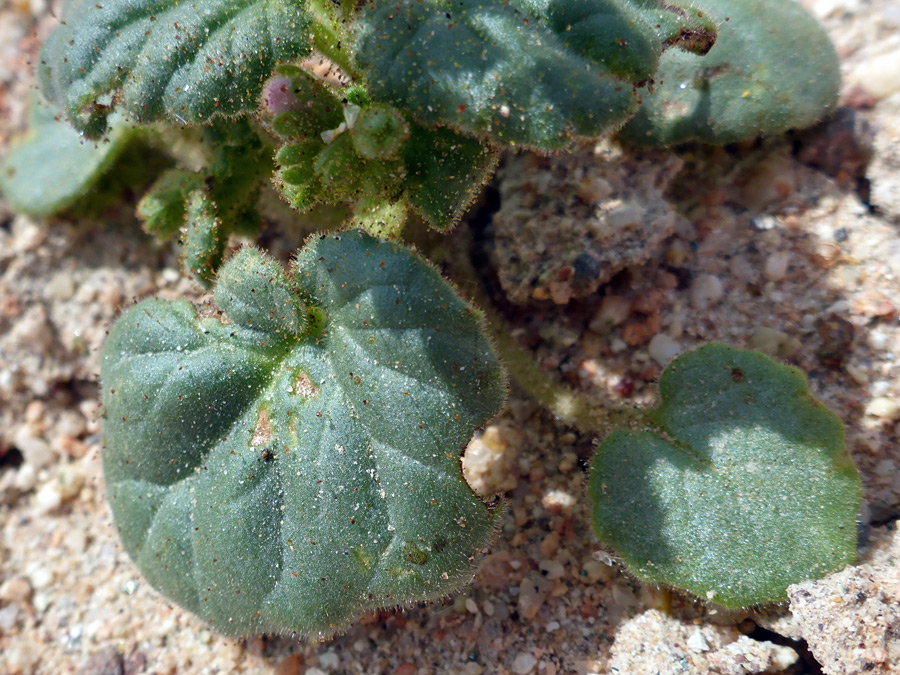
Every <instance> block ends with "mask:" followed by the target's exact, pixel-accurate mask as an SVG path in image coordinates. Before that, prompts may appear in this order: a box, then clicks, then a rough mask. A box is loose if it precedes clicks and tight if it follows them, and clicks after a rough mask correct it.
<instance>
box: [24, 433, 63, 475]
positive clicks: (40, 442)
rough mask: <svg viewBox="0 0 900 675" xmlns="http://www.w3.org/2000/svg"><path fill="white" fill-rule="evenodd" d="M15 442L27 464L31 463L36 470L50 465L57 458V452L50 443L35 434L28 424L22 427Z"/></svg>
mask: <svg viewBox="0 0 900 675" xmlns="http://www.w3.org/2000/svg"><path fill="white" fill-rule="evenodd" d="M14 442H15V444H16V447H17V448H18V449H19V451H20V452H21V453H22V457H23V458H24V459H25V462H26V464H30V465H31V466H32V467H33V468H34V469H35V471H40V470H41V469H44V468H46V467H48V466H49V465H50V464H52V463H53V462H54V461H55V460H56V453H55V452H53V449H52V448H51V447H50V444H49V443H48V442H47V441H45V440H44V439H43V438H37V437H36V436H33V435H32V434H31V431H30V430H29V429H28V427H26V426H23V427H20V429H19V431H18V432H17V433H16V435H15V441H14Z"/></svg>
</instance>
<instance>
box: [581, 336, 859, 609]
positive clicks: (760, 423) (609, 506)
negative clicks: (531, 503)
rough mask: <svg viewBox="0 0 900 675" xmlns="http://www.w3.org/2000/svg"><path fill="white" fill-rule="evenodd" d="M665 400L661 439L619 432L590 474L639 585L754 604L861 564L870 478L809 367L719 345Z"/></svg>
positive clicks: (606, 531)
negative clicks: (861, 516)
mask: <svg viewBox="0 0 900 675" xmlns="http://www.w3.org/2000/svg"><path fill="white" fill-rule="evenodd" d="M660 394H661V397H662V404H661V405H660V407H659V408H657V409H656V410H655V411H654V412H653V413H652V414H651V415H650V417H651V420H652V421H653V422H654V423H656V424H657V425H658V427H659V430H658V431H618V432H614V433H613V434H610V436H609V437H608V438H607V439H606V440H605V441H604V442H603V443H602V445H601V446H600V448H599V449H598V451H597V454H596V455H595V457H594V459H593V461H592V463H591V478H590V487H589V492H590V498H591V500H592V501H593V504H594V530H595V532H596V534H597V537H598V538H599V539H600V540H601V541H603V542H605V543H607V544H608V545H609V546H611V547H612V548H613V549H614V550H615V551H616V552H618V553H619V555H621V556H622V559H623V561H624V562H625V565H626V566H627V567H628V569H629V571H630V572H631V573H632V574H634V575H635V576H637V577H638V578H640V579H643V580H645V581H650V582H654V583H663V584H667V585H670V586H674V587H675V588H680V589H684V590H687V591H690V592H691V593H693V594H694V595H696V596H698V597H700V598H702V599H705V600H711V601H713V602H715V603H717V604H720V605H723V606H725V607H747V606H750V605H754V604H761V603H769V602H779V601H782V600H785V599H786V590H787V587H788V586H789V585H791V584H794V583H798V582H800V581H803V580H806V579H812V578H818V577H822V576H825V575H826V574H829V573H831V572H833V571H836V570H839V569H841V568H842V567H843V566H845V565H848V564H850V563H852V562H853V559H854V557H855V555H856V523H855V521H856V514H857V510H858V509H859V504H860V499H861V485H860V479H859V474H858V472H857V470H856V467H855V466H854V464H853V461H852V459H851V458H850V455H849V454H848V452H847V450H846V448H845V447H844V433H843V429H842V428H841V423H840V421H839V420H838V418H837V417H836V416H835V415H834V414H833V413H831V412H830V411H829V410H828V409H827V408H825V406H823V405H822V404H821V403H819V402H818V401H817V400H816V399H815V398H813V396H812V394H811V393H810V391H809V387H808V385H807V383H806V379H805V378H804V377H803V375H802V374H801V373H800V372H799V371H798V370H796V369H794V368H790V367H787V366H781V365H778V364H776V363H774V362H773V361H771V360H770V359H768V358H767V357H765V356H763V355H761V354H757V353H755V352H742V351H739V350H735V349H731V348H728V347H724V346H722V345H709V346H707V347H702V348H700V349H698V350H696V351H694V352H691V353H689V354H686V355H684V356H682V357H680V358H678V359H676V360H675V361H673V362H672V364H671V365H670V366H669V367H668V368H667V369H666V372H665V373H664V374H663V376H662V379H661V381H660Z"/></svg>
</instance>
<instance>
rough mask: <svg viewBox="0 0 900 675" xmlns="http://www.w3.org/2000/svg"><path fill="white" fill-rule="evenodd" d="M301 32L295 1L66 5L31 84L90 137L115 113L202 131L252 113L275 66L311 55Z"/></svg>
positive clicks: (300, 6) (301, 10)
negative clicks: (219, 120) (217, 119)
mask: <svg viewBox="0 0 900 675" xmlns="http://www.w3.org/2000/svg"><path fill="white" fill-rule="evenodd" d="M308 24H309V17H308V15H307V12H306V8H305V2H303V1H301V0H234V1H232V0H194V1H193V2H189V3H186V2H176V1H175V0H133V1H129V2H125V1H124V0H106V1H103V2H94V1H93V0H90V1H88V0H68V1H67V2H66V4H65V5H64V6H63V12H62V20H61V21H60V25H59V27H58V28H57V29H56V31H55V32H54V33H53V34H52V35H51V36H50V38H49V39H48V40H47V43H46V44H45V45H44V49H43V51H42V52H41V63H40V67H39V69H38V76H39V79H40V83H41V87H42V89H43V91H44V94H45V95H46V96H47V97H48V99H49V100H51V101H52V102H54V103H56V104H57V105H59V106H61V107H63V108H64V109H65V110H66V112H67V114H68V115H69V117H70V118H71V120H72V123H73V125H74V126H75V127H76V128H77V129H79V130H80V131H86V132H88V133H91V134H92V135H97V134H99V133H102V132H103V129H104V121H105V118H106V115H107V114H108V113H109V110H110V108H112V107H115V106H121V107H123V108H124V109H125V110H126V111H127V112H128V113H130V114H131V115H132V116H133V117H134V119H135V120H137V121H138V122H141V123H149V122H153V121H156V120H159V119H162V118H168V119H169V120H170V121H173V122H179V123H182V124H201V123H204V122H207V121H209V120H210V119H211V118H212V117H213V116H214V115H236V114H238V113H242V112H248V111H252V110H253V109H254V108H255V107H256V101H257V97H258V96H259V92H260V90H261V89H262V84H263V82H264V81H265V79H266V78H267V77H268V76H269V75H270V74H271V73H272V71H273V69H274V68H275V65H276V64H277V63H279V62H281V61H287V60H293V59H296V58H299V57H302V56H304V55H306V54H308V53H309V52H310V38H309V35H308Z"/></svg>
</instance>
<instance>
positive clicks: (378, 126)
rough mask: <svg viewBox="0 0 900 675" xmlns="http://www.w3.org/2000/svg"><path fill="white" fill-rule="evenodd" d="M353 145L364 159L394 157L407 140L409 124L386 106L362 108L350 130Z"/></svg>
mask: <svg viewBox="0 0 900 675" xmlns="http://www.w3.org/2000/svg"><path fill="white" fill-rule="evenodd" d="M351 138H352V139H353V147H354V148H356V151H357V152H358V153H359V154H360V156H362V157H365V158H366V159H372V160H375V159H395V158H396V157H397V154H398V153H399V152H400V150H401V149H402V148H403V146H404V145H406V141H408V140H409V124H408V123H407V121H406V120H405V119H403V116H402V115H401V114H400V113H399V112H397V111H396V110H394V109H392V108H389V107H387V106H370V107H368V108H363V109H362V111H361V112H360V114H359V117H358V118H357V120H356V124H354V125H353V129H352V131H351Z"/></svg>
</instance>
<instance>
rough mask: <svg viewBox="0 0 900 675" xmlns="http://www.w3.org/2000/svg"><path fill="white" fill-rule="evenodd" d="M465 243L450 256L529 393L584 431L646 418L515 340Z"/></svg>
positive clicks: (512, 372)
mask: <svg viewBox="0 0 900 675" xmlns="http://www.w3.org/2000/svg"><path fill="white" fill-rule="evenodd" d="M460 238H461V239H462V240H463V241H462V243H463V245H462V246H451V247H449V248H448V252H447V255H448V258H449V261H448V262H450V264H451V265H452V267H453V268H454V269H455V270H456V271H457V274H458V280H459V282H460V285H461V286H462V287H463V290H464V291H465V292H466V293H467V294H468V295H469V297H470V298H472V300H474V301H475V302H476V304H477V305H478V307H479V308H480V309H481V310H482V311H483V312H484V313H485V316H486V318H487V330H488V333H489V334H490V336H491V338H492V341H493V343H494V347H495V349H496V350H497V352H498V353H499V354H500V359H501V360H502V361H503V363H504V365H505V366H506V368H507V370H508V371H509V374H510V377H512V379H513V380H515V382H516V384H517V385H519V387H521V388H522V390H524V391H525V393H526V394H528V396H529V397H531V398H533V399H534V400H535V401H537V402H538V403H540V404H541V405H542V406H543V407H544V408H546V409H547V410H549V411H550V412H552V413H553V414H554V415H555V416H556V417H557V419H559V420H560V421H561V422H563V423H565V424H569V425H572V426H574V427H577V428H578V429H580V430H581V431H584V432H587V433H593V434H597V435H598V436H606V435H607V434H608V433H610V432H611V431H613V430H615V429H617V428H622V427H626V426H633V425H634V424H635V423H638V422H643V418H644V415H643V414H642V413H641V411H639V410H636V409H634V408H614V407H611V406H608V405H603V404H602V403H600V402H598V401H595V400H593V398H592V397H590V396H588V395H587V394H585V393H583V392H579V391H576V390H574V389H571V388H570V387H567V386H566V385H565V384H563V383H562V382H560V381H559V380H558V379H557V378H555V377H553V376H552V375H551V374H549V373H547V372H545V371H543V370H541V368H540V366H539V365H538V364H537V363H535V360H534V356H533V355H532V354H531V353H530V352H529V351H528V350H527V349H524V348H522V347H521V346H519V344H518V343H516V340H515V338H514V337H513V336H512V329H511V327H510V326H509V325H508V324H507V323H506V321H504V320H503V318H502V317H501V316H500V315H499V313H498V312H497V311H496V310H495V309H494V307H493V305H492V303H491V301H490V298H488V296H487V293H485V292H484V289H483V287H482V285H481V282H480V280H479V276H478V274H477V272H476V271H475V268H474V266H473V265H472V260H471V258H470V255H469V250H470V241H469V237H468V236H461V237H460Z"/></svg>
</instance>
